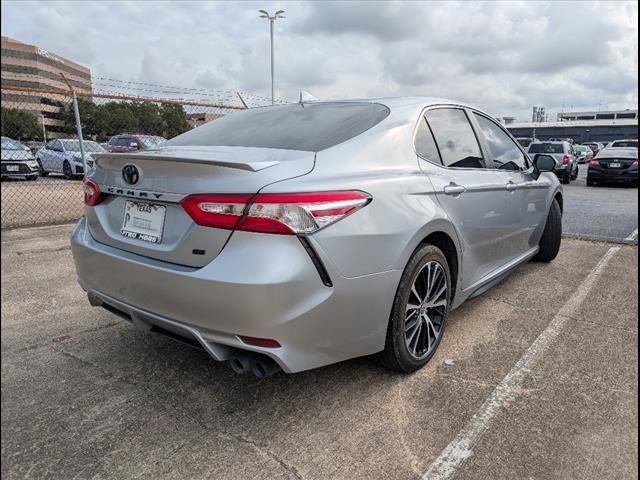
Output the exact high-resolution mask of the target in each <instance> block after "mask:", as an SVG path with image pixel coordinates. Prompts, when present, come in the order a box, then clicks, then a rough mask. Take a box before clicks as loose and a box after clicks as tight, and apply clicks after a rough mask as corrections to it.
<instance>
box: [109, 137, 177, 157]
mask: <svg viewBox="0 0 640 480" xmlns="http://www.w3.org/2000/svg"><path fill="white" fill-rule="evenodd" d="M166 141H167V140H166V139H165V138H163V137H158V136H156V135H138V134H123V135H116V136H114V137H111V139H110V140H109V143H108V144H107V150H108V151H109V152H111V153H125V152H135V151H137V150H147V149H148V148H155V147H157V146H159V145H161V144H163V143H164V142H166Z"/></svg>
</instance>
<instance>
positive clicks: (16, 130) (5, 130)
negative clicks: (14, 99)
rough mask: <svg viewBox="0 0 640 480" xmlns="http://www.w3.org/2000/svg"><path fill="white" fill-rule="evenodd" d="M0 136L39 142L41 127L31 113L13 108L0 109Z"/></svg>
mask: <svg viewBox="0 0 640 480" xmlns="http://www.w3.org/2000/svg"><path fill="white" fill-rule="evenodd" d="M0 110H1V111H0V116H1V118H0V120H1V122H2V136H3V137H10V138H13V139H15V140H41V139H42V126H41V125H40V124H39V123H38V118H37V117H36V115H35V114H34V113H33V112H30V111H27V110H18V109H14V108H2V109H0Z"/></svg>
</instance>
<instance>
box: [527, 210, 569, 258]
mask: <svg viewBox="0 0 640 480" xmlns="http://www.w3.org/2000/svg"><path fill="white" fill-rule="evenodd" d="M561 243H562V210H561V209H560V205H559V204H558V201H557V200H555V199H554V200H553V203H552V204H551V208H550V209H549V214H548V215H547V223H546V224H545V226H544V232H543V233H542V238H541V239H540V244H539V245H540V251H539V252H538V254H537V255H536V256H535V257H533V261H534V262H550V261H551V260H553V259H554V258H556V257H557V256H558V252H559V251H560V244H561Z"/></svg>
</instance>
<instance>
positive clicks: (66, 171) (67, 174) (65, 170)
mask: <svg viewBox="0 0 640 480" xmlns="http://www.w3.org/2000/svg"><path fill="white" fill-rule="evenodd" d="M62 175H64V178H66V179H67V180H71V179H73V172H72V171H71V164H70V163H69V162H68V161H66V160H65V161H64V163H63V164H62Z"/></svg>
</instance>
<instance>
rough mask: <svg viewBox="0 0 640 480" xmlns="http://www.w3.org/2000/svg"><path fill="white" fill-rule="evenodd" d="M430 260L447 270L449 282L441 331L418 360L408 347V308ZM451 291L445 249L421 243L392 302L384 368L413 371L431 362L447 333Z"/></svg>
mask: <svg viewBox="0 0 640 480" xmlns="http://www.w3.org/2000/svg"><path fill="white" fill-rule="evenodd" d="M430 262H436V263H438V264H439V265H440V266H441V267H442V270H443V271H444V276H445V280H446V284H447V290H446V294H445V295H446V305H445V306H444V313H443V315H442V318H441V324H440V325H441V326H440V330H439V332H438V336H437V338H436V339H435V342H434V344H433V345H432V347H431V349H430V350H429V351H428V352H427V355H426V356H425V357H424V358H420V359H417V358H415V357H414V356H413V355H412V354H411V353H410V352H409V348H408V347H407V340H406V336H405V316H406V308H407V303H408V302H409V298H410V295H411V287H412V286H413V283H414V280H415V279H416V277H417V276H418V274H419V273H420V272H422V269H423V268H424V267H425V265H427V264H428V263H430ZM451 292H452V287H451V273H450V271H449V264H448V262H447V259H446V257H445V256H444V254H443V253H442V251H441V250H440V249H439V248H437V247H435V246H433V245H428V244H425V245H422V246H420V247H419V248H418V249H417V250H416V251H415V252H414V253H413V255H412V257H411V259H410V260H409V263H408V264H407V266H406V267H405V269H404V272H403V273H402V277H401V279H400V284H399V285H398V290H397V291H396V297H395V299H394V301H393V310H392V311H391V317H390V318H389V325H388V327H387V337H386V341H385V348H384V350H383V351H382V352H380V354H379V360H380V362H381V363H382V364H383V365H384V366H385V367H387V368H390V369H392V370H396V371H398V372H401V373H411V372H415V371H416V370H418V369H420V368H422V367H423V366H424V365H426V364H427V363H428V362H429V360H431V357H433V354H434V353H435V352H436V350H437V349H438V345H439V344H440V340H441V339H442V336H443V335H444V330H445V326H446V321H447V316H448V314H449V309H450V305H451ZM418 335H419V334H418Z"/></svg>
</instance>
